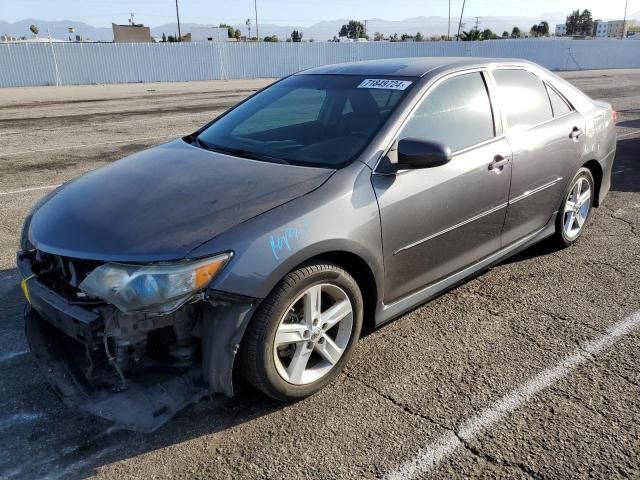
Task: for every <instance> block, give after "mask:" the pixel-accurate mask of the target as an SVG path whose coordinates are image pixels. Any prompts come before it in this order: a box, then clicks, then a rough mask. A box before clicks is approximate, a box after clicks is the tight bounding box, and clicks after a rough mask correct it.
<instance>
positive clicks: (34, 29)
mask: <svg viewBox="0 0 640 480" xmlns="http://www.w3.org/2000/svg"><path fill="white" fill-rule="evenodd" d="M29 30H31V33H33V34H34V35H35V36H36V37H37V36H38V32H40V29H39V28H38V26H37V25H33V24H32V25H31V26H30V27H29Z"/></svg>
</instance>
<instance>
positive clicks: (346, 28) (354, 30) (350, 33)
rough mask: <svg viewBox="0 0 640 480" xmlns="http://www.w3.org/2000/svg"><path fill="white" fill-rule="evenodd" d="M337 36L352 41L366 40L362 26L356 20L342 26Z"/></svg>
mask: <svg viewBox="0 0 640 480" xmlns="http://www.w3.org/2000/svg"><path fill="white" fill-rule="evenodd" d="M339 35H340V36H341V37H348V38H351V39H353V40H356V39H358V38H367V35H366V34H365V33H364V24H363V23H362V22H359V21H358V20H349V23H347V24H345V25H342V27H341V28H340V32H339Z"/></svg>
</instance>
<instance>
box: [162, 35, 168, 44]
mask: <svg viewBox="0 0 640 480" xmlns="http://www.w3.org/2000/svg"><path fill="white" fill-rule="evenodd" d="M162 42H163V43H167V35H166V34H165V33H164V32H162Z"/></svg>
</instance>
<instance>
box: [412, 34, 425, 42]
mask: <svg viewBox="0 0 640 480" xmlns="http://www.w3.org/2000/svg"><path fill="white" fill-rule="evenodd" d="M413 39H414V40H415V41H416V42H424V36H423V35H422V34H421V33H420V32H418V33H416V35H415V37H413Z"/></svg>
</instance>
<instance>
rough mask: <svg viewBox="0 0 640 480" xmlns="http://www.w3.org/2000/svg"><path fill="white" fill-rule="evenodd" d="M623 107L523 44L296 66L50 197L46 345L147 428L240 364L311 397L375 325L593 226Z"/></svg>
mask: <svg viewBox="0 0 640 480" xmlns="http://www.w3.org/2000/svg"><path fill="white" fill-rule="evenodd" d="M615 119H616V113H615V112H614V111H613V110H612V108H611V106H610V105H609V104H607V103H604V102H600V101H596V100H592V99H590V98H588V97H587V96H586V95H584V94H583V93H581V92H580V91H579V90H577V89H576V88H574V87H573V86H571V85H570V84H568V83H567V82H565V81H564V80H562V79H561V78H559V77H557V76H556V75H554V74H553V73H551V72H549V71H547V70H545V69H543V68H542V67H539V66H537V65H535V64H532V63H529V62H525V61H521V60H500V59H481V58H408V59H389V60H375V61H366V62H358V63H347V64H339V65H330V66H324V67H319V68H314V69H311V70H306V71H303V72H300V73H298V74H295V75H291V76H288V77H286V78H283V79H281V80H279V81H277V82H275V83H273V84H272V85H270V86H268V87H267V88H265V89H263V90H261V91H259V92H257V93H255V94H254V95H252V96H251V97H249V98H248V99H246V100H245V101H243V102H242V103H240V104H238V105H236V106H235V107H233V108H232V109H230V110H229V111H227V112H225V113H224V114H222V115H220V116H219V117H218V118H216V119H214V120H213V121H211V122H210V123H209V124H207V125H205V126H203V127H202V128H201V129H199V130H198V131H196V132H194V133H193V134H191V135H188V136H186V137H184V138H179V139H176V140H174V141H171V142H168V143H165V144H163V145H159V146H156V147H153V148H150V149H148V150H145V151H142V152H139V153H136V154H134V155H131V156H129V157H127V158H124V159H122V160H119V161H117V162H114V163H112V164H110V165H108V166H106V167H104V168H101V169H98V170H96V171H93V172H91V173H89V174H87V175H84V176H82V177H80V178H77V179H75V180H72V181H70V182H68V183H66V184H65V185H63V186H62V187H60V188H58V189H56V190H55V191H53V192H52V193H50V194H49V195H47V196H46V197H45V198H43V199H42V200H41V201H40V202H38V204H37V205H35V206H34V208H33V209H32V211H31V212H30V214H29V215H28V217H27V218H26V220H25V223H24V228H23V232H22V237H21V246H20V251H19V252H18V254H17V263H18V267H19V270H20V272H21V274H22V277H23V280H22V288H23V290H24V293H25V296H26V298H27V300H28V304H27V308H26V310H25V312H26V313H25V320H26V333H27V337H28V339H29V343H30V346H31V350H32V352H33V354H34V355H35V356H36V357H37V358H38V360H39V363H40V364H41V365H43V367H44V371H45V374H46V375H47V377H48V379H49V381H50V383H51V384H52V386H53V387H54V389H55V390H56V391H57V392H58V393H59V394H60V396H61V397H62V398H63V399H64V401H65V402H67V403H69V404H73V405H76V406H78V407H79V408H81V409H83V410H85V411H87V412H90V413H93V414H95V415H100V416H102V417H105V418H108V419H111V420H113V421H115V422H117V423H118V424H119V425H121V426H124V427H126V428H130V429H134V430H139V431H153V430H154V429H156V428H158V427H159V426H160V425H161V424H162V423H164V422H165V421H167V420H168V419H169V418H170V417H171V416H172V415H173V414H175V412H177V411H178V410H180V409H181V408H183V407H185V406H186V405H188V404H190V403H193V402H196V401H198V400H199V399H201V398H202V397H204V396H206V395H210V394H212V393H220V394H224V395H228V396H231V395H232V394H233V387H234V384H236V383H237V381H238V379H239V378H240V377H243V378H244V379H245V380H246V382H247V383H248V384H250V385H252V386H253V387H255V388H256V389H258V390H260V391H262V392H264V393H265V394H267V395H269V396H271V397H273V398H276V399H279V400H284V401H290V400H295V399H300V398H303V397H307V396H309V395H311V394H313V393H315V392H317V391H318V390H320V389H321V388H323V387H325V386H326V385H328V384H329V383H330V382H331V381H332V380H334V379H335V378H336V377H337V376H338V375H339V374H340V371H341V370H342V369H343V367H344V366H345V364H346V363H347V362H348V361H349V358H350V357H351V355H352V354H353V351H354V348H355V347H356V343H357V340H358V338H359V336H360V333H361V330H362V328H363V325H364V326H367V327H376V326H379V325H381V324H383V323H385V322H387V321H389V320H391V319H393V318H395V317H398V316H399V315H401V314H402V313H404V312H406V311H408V310H410V309H412V308H415V307H416V306H418V305H420V304H422V303H424V302H426V301H428V300H429V299H431V298H433V297H434V296H436V295H438V294H440V293H442V292H444V291H446V290H447V289H450V288H451V287H453V286H454V285H456V284H458V283H460V282H461V281H462V280H464V279H465V278H468V277H470V276H472V275H475V274H477V273H478V272H481V271H483V270H485V269H487V268H489V267H490V266H492V265H494V264H496V263H497V262H500V261H501V260H503V259H505V258H506V257H508V256H510V255H513V254H515V253H516V252H519V251H521V250H523V249H525V248H527V247H528V246H530V245H532V244H534V243H536V242H539V241H540V240H542V239H544V238H547V237H552V239H551V241H554V242H555V243H556V244H557V245H558V246H559V247H568V246H570V245H571V244H573V243H574V242H576V241H577V240H578V239H579V238H580V236H581V234H582V233H583V231H584V228H585V226H586V225H587V223H588V220H589V215H590V213H591V210H592V208H593V207H597V206H598V205H599V204H601V203H602V201H603V199H604V197H605V195H606V194H607V192H608V190H609V187H610V178H611V169H612V163H613V158H614V154H615V147H616V136H615ZM566 274H567V275H571V272H570V271H569V272H567V273H566ZM425 321H428V319H427V320H425Z"/></svg>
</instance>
